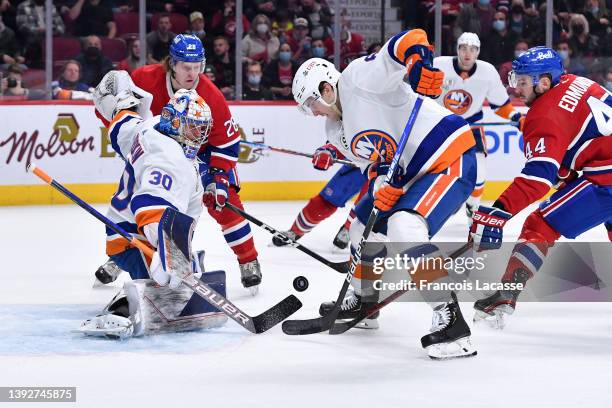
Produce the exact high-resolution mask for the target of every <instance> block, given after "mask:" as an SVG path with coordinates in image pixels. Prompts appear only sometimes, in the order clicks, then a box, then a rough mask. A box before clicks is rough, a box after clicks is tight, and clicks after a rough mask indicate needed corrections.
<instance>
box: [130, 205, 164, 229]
mask: <svg viewBox="0 0 612 408" xmlns="http://www.w3.org/2000/svg"><path fill="white" fill-rule="evenodd" d="M164 211H165V208H155V209H151V210H143V211H140V212H139V213H138V214H136V216H135V219H136V224H138V229H139V230H142V227H144V226H145V225H147V224H151V223H154V222H159V220H161V217H162V215H163V214H164Z"/></svg>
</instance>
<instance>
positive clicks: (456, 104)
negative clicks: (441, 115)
mask: <svg viewBox="0 0 612 408" xmlns="http://www.w3.org/2000/svg"><path fill="white" fill-rule="evenodd" d="M470 106H472V95H470V94H469V92H467V91H464V90H463V89H454V90H452V91H449V92H448V93H447V94H446V95H444V107H445V108H446V109H448V110H450V111H451V112H453V113H455V114H457V115H463V114H464V113H465V112H467V111H468V109H470Z"/></svg>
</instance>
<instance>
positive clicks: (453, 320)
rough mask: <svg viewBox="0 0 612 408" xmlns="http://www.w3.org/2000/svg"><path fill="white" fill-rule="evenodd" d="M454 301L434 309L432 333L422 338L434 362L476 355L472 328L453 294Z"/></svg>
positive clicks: (422, 342)
mask: <svg viewBox="0 0 612 408" xmlns="http://www.w3.org/2000/svg"><path fill="white" fill-rule="evenodd" d="M451 296H452V300H451V301H450V302H447V303H444V304H443V305H440V306H438V307H436V308H435V309H434V311H433V312H434V314H433V318H432V322H431V329H430V331H431V333H429V334H427V335H425V336H423V337H421V345H422V346H423V348H424V349H426V350H427V354H428V355H429V357H430V358H432V359H434V360H447V359H451V358H459V357H471V356H475V355H476V353H477V352H476V349H475V348H474V347H473V346H472V343H471V341H470V335H471V332H470V327H469V326H468V325H467V323H466V322H465V319H464V318H463V315H462V314H461V309H460V308H459V303H458V302H457V296H456V295H455V292H452V293H451Z"/></svg>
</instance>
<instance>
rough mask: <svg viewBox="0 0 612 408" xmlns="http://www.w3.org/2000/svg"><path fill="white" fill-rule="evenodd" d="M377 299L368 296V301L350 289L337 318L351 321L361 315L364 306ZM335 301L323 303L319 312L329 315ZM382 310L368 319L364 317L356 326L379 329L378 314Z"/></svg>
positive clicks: (322, 314)
mask: <svg viewBox="0 0 612 408" xmlns="http://www.w3.org/2000/svg"><path fill="white" fill-rule="evenodd" d="M376 301H377V299H373V298H372V299H371V298H369V297H368V299H367V301H366V300H365V298H363V299H362V297H361V296H359V295H357V294H355V292H354V291H352V290H349V291H348V292H347V294H346V296H345V297H344V300H343V301H342V305H340V311H339V312H338V317H337V320H339V321H349V320H353V319H355V318H357V317H359V315H360V313H361V310H362V309H363V308H366V307H368V306H369V305H371V304H373V303H376ZM335 304H336V302H335V301H331V302H325V303H321V306H319V314H320V315H321V316H326V315H328V314H329V313H330V312H331V311H332V309H333V308H334V305H335ZM379 315H380V312H376V313H374V314H373V315H372V316H370V317H368V318H367V319H363V320H362V321H361V322H359V323H358V324H357V325H356V326H355V327H358V328H360V329H378V320H377V319H378V316H379Z"/></svg>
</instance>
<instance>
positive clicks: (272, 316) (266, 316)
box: [253, 295, 302, 333]
mask: <svg viewBox="0 0 612 408" xmlns="http://www.w3.org/2000/svg"><path fill="white" fill-rule="evenodd" d="M301 307H302V302H300V300H299V299H298V298H297V297H295V296H294V295H289V296H287V297H286V298H284V299H283V300H282V301H280V302H279V303H277V304H276V305H274V306H272V307H271V308H270V309H268V310H266V311H265V312H263V313H262V314H260V315H257V316H255V317H253V324H254V326H255V333H263V332H265V331H266V330H268V329H270V328H272V327H274V326H276V325H277V324H279V323H280V322H282V321H283V320H285V319H286V318H288V317H289V316H291V315H292V314H294V313H295V312H297V311H298V310H299V309H300V308H301Z"/></svg>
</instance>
